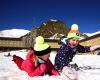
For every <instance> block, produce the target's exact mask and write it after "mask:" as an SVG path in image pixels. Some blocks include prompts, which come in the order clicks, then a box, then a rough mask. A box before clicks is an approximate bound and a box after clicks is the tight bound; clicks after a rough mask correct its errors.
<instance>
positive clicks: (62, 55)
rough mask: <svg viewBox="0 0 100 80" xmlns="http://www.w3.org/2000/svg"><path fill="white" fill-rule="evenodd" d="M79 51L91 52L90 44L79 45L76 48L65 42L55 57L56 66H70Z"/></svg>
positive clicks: (58, 67)
mask: <svg viewBox="0 0 100 80" xmlns="http://www.w3.org/2000/svg"><path fill="white" fill-rule="evenodd" d="M77 52H81V53H85V52H90V46H81V45H77V46H76V47H75V48H71V47H70V46H69V45H68V43H67V44H63V45H62V46H61V47H60V49H59V50H58V52H57V54H56V57H55V66H56V68H57V69H59V70H62V69H63V67H64V66H68V64H69V63H70V62H71V61H72V59H73V57H74V56H75V54H76V53H77Z"/></svg>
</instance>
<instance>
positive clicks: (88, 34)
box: [84, 31, 100, 37]
mask: <svg viewBox="0 0 100 80" xmlns="http://www.w3.org/2000/svg"><path fill="white" fill-rule="evenodd" d="M84 34H86V35H87V36H89V37H91V36H93V35H96V34H100V31H97V32H94V33H84Z"/></svg>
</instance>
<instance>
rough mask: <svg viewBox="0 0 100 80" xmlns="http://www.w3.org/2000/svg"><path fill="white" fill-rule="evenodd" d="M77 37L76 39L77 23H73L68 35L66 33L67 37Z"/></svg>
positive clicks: (77, 33) (78, 35)
mask: <svg viewBox="0 0 100 80" xmlns="http://www.w3.org/2000/svg"><path fill="white" fill-rule="evenodd" d="M73 37H75V38H77V39H80V32H79V31H78V25H77V24H73V25H72V26H71V30H70V31H69V33H68V35H67V39H70V38H73Z"/></svg>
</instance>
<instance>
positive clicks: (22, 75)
mask: <svg viewBox="0 0 100 80" xmlns="http://www.w3.org/2000/svg"><path fill="white" fill-rule="evenodd" d="M8 53H9V52H0V80H69V79H68V78H67V77H66V76H65V75H64V74H63V73H61V75H59V76H48V75H46V76H39V77H29V76H28V75H27V73H26V72H24V71H21V70H19V69H18V67H17V66H16V65H15V64H14V62H13V61H12V57H5V55H7V54H8ZM10 53H11V55H14V54H16V55H17V56H20V57H22V58H23V59H25V56H26V54H27V51H26V50H18V51H11V52H10ZM55 55H56V51H52V52H51V55H50V60H51V61H52V63H53V64H54V58H55ZM73 63H77V64H78V66H79V67H83V68H81V69H80V70H79V71H77V73H78V80H100V56H98V55H76V56H75V57H74V59H73ZM88 66H90V67H91V69H88V68H86V69H85V67H88Z"/></svg>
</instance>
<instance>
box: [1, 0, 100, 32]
mask: <svg viewBox="0 0 100 80" xmlns="http://www.w3.org/2000/svg"><path fill="white" fill-rule="evenodd" d="M49 19H56V20H61V21H63V22H64V23H65V24H66V25H67V26H68V27H71V25H72V24H74V23H75V24H78V25H79V31H80V32H82V33H93V32H96V31H100V1H99V0H0V31H1V30H5V29H12V28H17V29H27V30H31V29H32V28H33V27H34V26H35V27H39V26H40V25H41V24H42V23H43V22H46V21H47V20H49Z"/></svg>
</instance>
